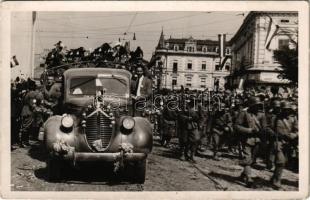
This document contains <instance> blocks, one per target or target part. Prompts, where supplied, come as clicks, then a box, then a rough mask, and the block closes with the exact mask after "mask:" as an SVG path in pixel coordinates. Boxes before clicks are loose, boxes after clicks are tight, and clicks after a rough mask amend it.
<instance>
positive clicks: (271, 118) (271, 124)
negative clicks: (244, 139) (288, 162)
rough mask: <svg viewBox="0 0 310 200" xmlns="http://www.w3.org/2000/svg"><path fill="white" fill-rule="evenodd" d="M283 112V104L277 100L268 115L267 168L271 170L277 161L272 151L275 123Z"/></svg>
mask: <svg viewBox="0 0 310 200" xmlns="http://www.w3.org/2000/svg"><path fill="white" fill-rule="evenodd" d="M280 111H281V102H280V101H279V100H277V99H275V100H273V101H272V102H271V106H270V109H269V110H268V112H267V113H266V121H267V127H268V134H267V141H266V142H267V144H266V145H267V149H266V151H267V158H266V168H267V169H269V170H271V169H272V168H273V163H274V160H275V154H274V151H273V150H272V147H273V144H272V140H273V139H272V137H273V136H274V135H275V123H276V119H277V117H278V116H279V114H280Z"/></svg>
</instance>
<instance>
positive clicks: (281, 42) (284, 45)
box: [278, 39, 289, 50]
mask: <svg viewBox="0 0 310 200" xmlns="http://www.w3.org/2000/svg"><path fill="white" fill-rule="evenodd" d="M288 46H289V39H279V46H278V49H279V50H283V49H286V48H288Z"/></svg>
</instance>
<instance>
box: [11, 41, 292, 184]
mask: <svg viewBox="0 0 310 200" xmlns="http://www.w3.org/2000/svg"><path fill="white" fill-rule="evenodd" d="M64 52H65V53H64ZM142 58H143V51H142V50H141V49H140V48H139V47H138V48H137V50H136V51H135V52H130V51H128V50H127V48H126V46H121V45H116V46H114V47H111V46H110V45H109V44H107V43H105V44H103V45H102V46H100V47H98V48H97V49H95V50H94V51H93V52H91V53H89V54H87V55H86V54H85V49H84V48H78V49H73V50H70V51H64V46H63V45H62V43H61V41H60V42H58V43H57V44H56V45H55V48H54V49H53V50H52V51H51V52H50V53H49V54H48V56H47V58H46V70H45V73H43V75H44V76H41V84H37V83H36V82H35V81H34V80H32V79H30V78H28V79H27V80H25V79H24V78H19V77H17V78H16V79H15V80H14V81H13V82H12V84H11V143H12V146H11V148H12V149H15V148H16V145H18V146H20V147H25V146H29V139H31V138H32V139H33V140H37V139H38V134H39V130H40V127H42V125H43V123H44V121H45V120H46V119H47V118H48V117H49V116H51V115H55V114H61V108H60V107H59V106H60V105H61V97H62V94H61V91H62V90H61V85H60V84H55V83H56V82H57V77H61V75H62V73H63V71H64V70H66V69H67V68H66V67H59V66H68V63H69V64H70V63H71V64H72V66H71V67H79V66H80V64H79V63H81V62H84V61H87V63H88V64H92V65H93V67H111V66H112V65H109V62H114V65H113V67H115V66H119V67H120V68H122V69H126V70H129V71H130V72H131V73H132V74H133V81H132V82H133V84H132V96H134V97H135V98H134V101H136V102H138V100H137V99H138V97H146V99H147V100H148V101H149V100H152V96H153V97H154V96H157V97H158V96H160V99H162V102H161V103H160V105H159V108H160V109H159V110H160V112H155V113H156V120H155V124H156V126H155V127H156V129H157V131H158V132H159V134H160V136H161V144H162V145H164V146H166V147H169V143H170V141H171V139H172V138H173V137H177V138H178V144H179V152H178V153H179V155H178V156H179V158H180V159H181V160H184V161H190V162H193V163H195V162H196V161H195V156H196V155H197V153H198V152H201V151H204V150H205V149H206V148H209V149H210V150H211V151H212V152H213V159H215V160H219V159H221V150H222V149H224V148H226V149H228V150H229V151H230V152H232V153H234V154H236V155H237V158H238V159H240V165H242V166H243V167H244V170H243V172H242V174H241V176H240V178H241V179H242V180H243V181H244V182H245V184H246V185H247V186H249V187H252V186H253V179H252V173H251V167H252V166H253V165H255V163H256V161H257V158H262V159H263V160H264V162H265V165H266V169H267V170H272V171H273V172H274V173H273V177H272V178H271V183H272V185H273V186H274V187H276V188H280V187H281V177H282V173H283V169H284V168H285V167H287V166H288V164H289V165H290V166H289V167H291V168H292V169H293V170H297V169H298V104H297V101H298V91H297V88H292V87H276V86H272V87H264V86H263V87H259V88H258V87H256V88H254V87H251V88H248V89H244V90H228V89H226V90H225V89H216V91H209V90H207V89H206V90H205V91H190V90H189V89H188V88H185V89H184V88H183V87H182V88H181V89H180V90H178V91H177V90H173V91H169V90H165V91H159V90H153V88H152V76H151V73H149V70H148V69H147V68H146V66H144V65H143V64H142V63H141V59H142ZM90 60H91V61H92V62H89V61H90ZM115 63H117V65H115ZM59 70H62V71H59ZM47 72H48V73H47ZM154 91H156V92H158V91H159V92H158V93H157V94H154ZM140 114H142V115H143V112H142V113H140Z"/></svg>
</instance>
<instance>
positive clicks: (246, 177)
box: [235, 96, 266, 187]
mask: <svg viewBox="0 0 310 200" xmlns="http://www.w3.org/2000/svg"><path fill="white" fill-rule="evenodd" d="M261 108H262V103H261V101H260V98H259V97H254V96H252V97H250V98H249V100H248V109H247V110H246V111H243V112H241V113H240V114H239V115H238V117H237V119H236V123H235V129H236V131H238V132H239V134H241V137H242V140H243V141H244V144H245V149H244V153H245V155H244V159H243V160H241V162H240V165H242V166H244V170H243V172H242V174H241V176H240V178H241V179H242V181H244V182H245V184H246V185H247V187H252V186H253V179H252V172H251V171H252V169H251V165H252V164H253V163H254V162H255V159H256V156H257V153H258V151H259V147H260V142H261V139H260V137H261V134H262V133H263V132H264V131H265V128H266V116H265V114H264V113H262V112H261Z"/></svg>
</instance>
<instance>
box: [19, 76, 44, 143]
mask: <svg viewBox="0 0 310 200" xmlns="http://www.w3.org/2000/svg"><path fill="white" fill-rule="evenodd" d="M42 100H43V95H42V94H40V93H39V92H38V91H36V85H35V82H31V83H30V85H29V92H28V93H27V94H26V96H25V98H24V106H23V109H22V112H21V121H22V124H21V131H20V132H21V137H20V146H21V147H25V146H29V145H30V144H29V137H30V134H31V133H34V135H33V137H37V132H35V131H39V129H38V126H39V125H40V122H38V120H40V118H39V116H38V115H37V114H38V112H40V110H39V107H38V105H39V102H40V101H42Z"/></svg>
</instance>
